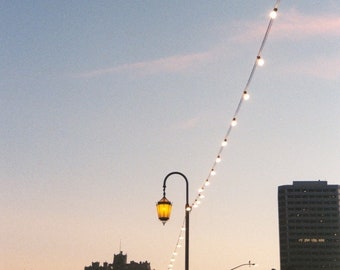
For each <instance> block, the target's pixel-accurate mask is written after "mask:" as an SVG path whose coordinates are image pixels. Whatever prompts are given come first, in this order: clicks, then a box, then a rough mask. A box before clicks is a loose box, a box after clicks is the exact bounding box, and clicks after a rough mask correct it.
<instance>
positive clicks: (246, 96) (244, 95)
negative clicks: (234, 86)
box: [243, 91, 250, 100]
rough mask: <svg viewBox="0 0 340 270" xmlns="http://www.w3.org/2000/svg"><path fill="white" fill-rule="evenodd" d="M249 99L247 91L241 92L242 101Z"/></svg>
mask: <svg viewBox="0 0 340 270" xmlns="http://www.w3.org/2000/svg"><path fill="white" fill-rule="evenodd" d="M249 98H250V96H249V94H248V92H247V91H244V92H243V99H244V100H248V99H249Z"/></svg>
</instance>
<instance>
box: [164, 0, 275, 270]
mask: <svg viewBox="0 0 340 270" xmlns="http://www.w3.org/2000/svg"><path fill="white" fill-rule="evenodd" d="M279 4H280V0H277V1H276V3H275V6H274V8H273V10H272V11H271V12H270V14H269V17H270V20H269V23H268V26H267V30H266V32H265V34H264V37H263V39H262V42H261V46H260V49H259V51H258V53H257V56H256V59H255V62H254V64H253V68H252V70H251V72H250V75H249V77H248V81H247V83H246V85H245V87H244V89H243V91H242V95H241V98H240V101H239V103H238V105H237V107H236V110H235V113H234V115H233V117H232V120H231V122H230V124H229V127H228V130H227V132H226V134H225V136H224V138H223V140H222V143H221V145H220V148H219V151H218V153H217V155H216V159H215V161H214V163H213V165H212V166H211V169H210V171H209V174H208V176H207V178H206V179H205V180H204V182H203V184H202V186H201V187H200V188H199V189H198V193H197V196H196V197H195V200H194V201H193V203H192V204H191V205H190V209H191V210H190V211H192V210H193V208H197V207H198V206H199V205H200V204H201V202H202V199H203V198H204V197H205V196H204V194H203V193H204V191H205V189H206V187H208V186H209V185H210V183H211V177H212V176H215V175H216V167H217V164H219V163H220V162H221V161H222V153H223V151H224V150H225V147H226V146H227V144H228V138H229V136H230V133H231V131H232V129H233V128H234V127H235V126H236V125H237V116H238V114H239V112H240V109H241V107H242V105H243V102H244V101H247V100H248V99H249V98H250V95H249V86H250V83H251V81H252V79H253V76H254V73H255V70H256V68H257V67H258V66H259V67H261V66H263V65H264V59H263V58H262V51H263V48H264V45H265V43H266V41H267V38H268V35H269V32H270V30H271V27H272V24H273V21H274V19H276V17H277V12H278V7H279ZM184 232H185V221H184V222H183V225H182V227H181V230H180V233H179V237H178V239H177V243H176V246H175V249H174V251H173V253H172V256H171V258H170V263H169V265H168V270H173V267H174V263H175V261H176V258H175V257H176V256H177V254H178V249H179V248H180V247H181V246H182V244H181V241H182V240H183V239H184Z"/></svg>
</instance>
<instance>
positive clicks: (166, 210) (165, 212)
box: [156, 172, 191, 270]
mask: <svg viewBox="0 0 340 270" xmlns="http://www.w3.org/2000/svg"><path fill="white" fill-rule="evenodd" d="M173 174H178V175H180V176H182V177H183V178H184V180H185V182H186V202H185V270H189V213H190V211H191V207H190V205H189V192H188V191H189V183H188V179H187V178H186V176H185V175H184V174H183V173H180V172H171V173H169V174H168V175H167V176H165V178H164V182H163V198H162V199H161V200H160V201H159V202H158V203H157V205H156V207H157V214H158V218H159V220H160V221H162V223H163V225H165V223H166V222H167V221H168V219H169V218H170V214H171V208H172V204H171V202H170V201H169V200H168V199H167V198H166V197H165V189H166V180H167V179H168V177H169V176H171V175H173Z"/></svg>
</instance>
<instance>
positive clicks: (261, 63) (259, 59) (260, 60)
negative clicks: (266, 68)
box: [257, 56, 264, 67]
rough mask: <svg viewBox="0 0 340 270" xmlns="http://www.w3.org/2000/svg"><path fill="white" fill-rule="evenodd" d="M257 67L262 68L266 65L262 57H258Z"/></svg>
mask: <svg viewBox="0 0 340 270" xmlns="http://www.w3.org/2000/svg"><path fill="white" fill-rule="evenodd" d="M257 65H258V66H260V67H262V66H263V65H264V60H263V59H262V58H261V56H257Z"/></svg>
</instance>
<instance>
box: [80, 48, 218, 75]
mask: <svg viewBox="0 0 340 270" xmlns="http://www.w3.org/2000/svg"><path fill="white" fill-rule="evenodd" d="M213 57H214V55H213V52H202V53H194V54H187V55H177V56H170V57H165V58H160V59H156V60H151V61H145V62H136V63H131V64H123V65H118V66H115V67H112V68H104V69H97V70H92V71H89V72H85V73H82V74H79V75H78V77H87V78H89V77H95V76H101V75H107V74H114V73H119V72H126V71H129V72H134V73H139V74H142V75H151V74H154V73H159V72H167V73H174V72H182V71H187V70H189V69H192V68H194V67H196V66H200V65H204V64H205V63H208V62H210V61H211V60H212V59H213Z"/></svg>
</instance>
